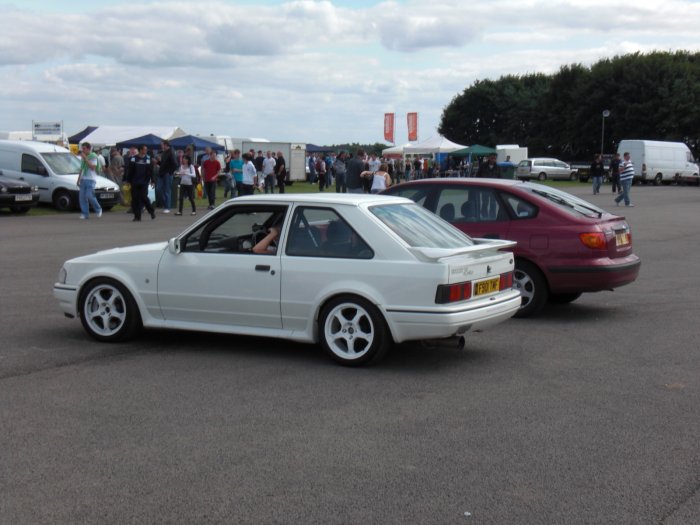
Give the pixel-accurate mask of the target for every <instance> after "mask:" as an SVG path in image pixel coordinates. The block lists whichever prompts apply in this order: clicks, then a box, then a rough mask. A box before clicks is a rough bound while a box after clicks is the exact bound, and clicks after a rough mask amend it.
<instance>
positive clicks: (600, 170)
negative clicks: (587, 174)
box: [591, 154, 605, 195]
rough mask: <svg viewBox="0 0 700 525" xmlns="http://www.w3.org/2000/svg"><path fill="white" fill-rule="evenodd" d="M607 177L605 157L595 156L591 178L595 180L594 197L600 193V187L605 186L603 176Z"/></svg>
mask: <svg viewBox="0 0 700 525" xmlns="http://www.w3.org/2000/svg"><path fill="white" fill-rule="evenodd" d="M604 175H605V166H604V165H603V156H602V155H600V154H598V155H596V156H595V160H594V161H593V164H591V178H592V179H593V195H598V194H599V193H600V186H601V185H602V184H603V176H604Z"/></svg>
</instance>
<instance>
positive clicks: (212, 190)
mask: <svg viewBox="0 0 700 525" xmlns="http://www.w3.org/2000/svg"><path fill="white" fill-rule="evenodd" d="M204 186H206V190H207V198H208V199H209V206H214V204H216V180H212V181H207V182H205V183H204Z"/></svg>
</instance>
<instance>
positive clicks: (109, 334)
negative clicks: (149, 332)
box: [78, 278, 141, 342]
mask: <svg viewBox="0 0 700 525" xmlns="http://www.w3.org/2000/svg"><path fill="white" fill-rule="evenodd" d="M78 308H79V311H80V321H81V323H82V324H83V328H85V331H86V332H87V333H88V334H90V335H91V336H92V337H94V338H95V339H97V340H98V341H105V342H113V341H123V340H125V339H128V338H130V337H132V336H133V335H134V334H135V333H136V332H137V331H138V329H139V328H140V327H141V316H140V315H139V312H138V307H137V306H136V302H135V301H134V299H133V297H132V296H131V294H130V293H129V291H128V290H127V289H126V288H125V287H124V286H123V285H122V284H120V283H118V282H117V281H114V280H112V279H106V278H100V279H95V280H93V281H90V282H89V283H88V284H87V285H86V286H85V287H84V288H83V290H82V292H81V294H80V300H79V302H78Z"/></svg>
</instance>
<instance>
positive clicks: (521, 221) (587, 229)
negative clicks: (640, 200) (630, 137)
mask: <svg viewBox="0 0 700 525" xmlns="http://www.w3.org/2000/svg"><path fill="white" fill-rule="evenodd" d="M384 193H386V194H391V195H400V196H401V197H408V198H409V199H411V200H413V201H415V202H417V203H419V204H420V205H422V206H423V207H424V208H427V209H429V210H430V211H432V212H433V213H436V214H437V215H439V216H440V217H442V218H443V219H445V220H446V221H448V222H450V223H452V224H453V225H455V226H456V227H457V228H459V229H460V230H462V231H464V232H466V233H467V234H469V235H470V236H472V237H485V238H494V239H509V240H513V241H517V243H518V244H517V246H516V247H515V249H514V253H515V256H516V260H515V280H516V282H515V285H516V286H517V288H519V289H520V292H521V295H522V306H521V308H520V310H519V312H518V314H516V316H517V317H527V316H529V315H532V314H535V313H537V312H538V311H539V310H540V309H541V308H542V307H543V306H544V305H545V303H546V302H547V301H550V302H554V303H568V302H571V301H574V300H576V299H577V298H578V297H579V296H580V295H581V294H582V293H583V292H598V291H601V290H612V289H614V288H618V287H620V286H623V285H625V284H629V283H631V282H632V281H634V280H635V279H636V278H637V275H638V274H639V268H640V265H641V261H640V259H639V257H637V256H636V255H635V254H634V251H633V249H632V234H631V232H630V227H629V225H628V224H627V222H626V221H625V218H624V217H620V216H618V215H613V214H611V213H608V212H607V211H605V210H603V209H601V208H599V207H597V206H595V205H594V204H591V203H589V202H587V201H584V200H583V199H579V198H578V197H575V196H574V195H571V194H569V193H566V192H564V191H561V190H558V189H556V188H552V187H549V186H544V185H541V184H535V183H530V182H519V181H514V180H501V179H471V178H468V179H454V178H453V179H450V178H444V179H423V180H416V181H412V182H407V183H404V184H398V185H396V186H393V187H391V188H389V189H388V190H386V191H385V192H384Z"/></svg>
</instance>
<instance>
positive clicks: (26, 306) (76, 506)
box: [0, 186, 700, 525]
mask: <svg viewBox="0 0 700 525" xmlns="http://www.w3.org/2000/svg"><path fill="white" fill-rule="evenodd" d="M604 189H605V190H606V191H605V192H603V193H601V194H600V195H598V196H595V197H591V196H588V193H589V191H590V190H589V188H586V187H583V186H581V187H574V188H571V189H570V190H568V191H571V192H574V193H576V194H577V195H579V196H584V198H586V199H587V200H590V201H592V202H593V203H595V204H597V205H599V206H601V207H603V208H605V209H608V210H611V211H614V210H615V208H613V207H611V203H612V195H611V194H610V192H609V186H605V187H604ZM632 192H633V198H634V200H635V204H636V205H637V206H636V207H635V208H633V209H630V210H626V216H627V220H628V222H629V223H630V225H631V227H632V229H633V231H634V236H635V252H637V253H638V254H639V255H640V257H641V258H642V259H643V260H644V266H643V268H642V271H641V273H640V276H639V279H638V281H637V282H635V283H633V284H631V285H629V286H625V287H623V288H620V289H619V290H616V291H615V292H614V293H604V294H600V296H597V295H595V294H586V295H584V296H583V297H581V298H580V299H579V300H578V301H576V302H575V303H572V304H567V305H547V306H545V308H544V311H543V312H542V315H540V316H539V317H537V318H534V319H528V320H521V319H511V320H508V321H507V322H505V323H502V324H500V325H499V326H498V327H497V328H495V329H492V330H489V331H485V332H483V333H476V334H473V336H472V337H471V338H470V340H469V343H468V344H467V346H466V348H465V349H464V350H458V349H457V348H455V347H454V346H446V345H432V346H425V345H422V344H415V343H407V344H401V345H398V346H396V347H395V348H394V349H393V350H392V351H391V352H390V353H389V354H388V355H387V357H386V359H385V360H384V361H382V363H380V364H379V365H378V366H375V367H370V368H362V369H347V368H343V367H338V366H333V365H332V364H331V363H329V361H328V360H327V359H326V358H325V356H324V355H323V352H322V350H321V349H320V348H319V347H318V346H315V345H306V344H299V343H293V342H284V341H281V340H279V339H261V338H251V337H245V336H234V335H216V334H214V335H212V334H203V333H200V332H181V331H177V332H176V331H160V330H153V331H149V332H146V333H144V335H143V336H142V337H140V338H138V339H135V340H133V341H131V342H129V343H114V344H109V345H105V344H100V343H97V342H95V341H93V340H92V339H91V338H89V337H88V336H87V335H86V334H84V333H83V331H82V330H81V329H80V328H79V326H78V325H77V324H76V323H71V322H68V321H66V319H65V318H64V317H63V316H62V314H61V312H60V311H58V310H57V308H56V303H55V300H54V299H53V298H52V296H51V292H50V290H51V286H52V284H53V283H54V281H55V279H56V269H57V268H58V267H60V265H61V263H62V262H63V261H64V260H66V259H69V258H72V257H77V256H80V255H83V254H86V253H91V252H94V251H96V250H102V249H109V248H112V247H113V246H126V245H130V244H135V243H150V242H156V241H159V240H161V239H167V238H170V237H173V236H175V235H177V234H178V233H180V232H181V231H182V230H183V229H184V227H185V226H186V225H188V224H190V223H191V220H190V218H189V217H179V218H177V217H172V216H171V217H167V218H166V217H162V216H158V218H157V220H155V221H153V222H148V223H146V224H142V225H134V224H132V223H131V222H130V216H129V215H128V214H123V213H120V214H114V213H106V214H105V215H104V216H103V217H102V219H101V220H100V221H88V222H85V221H79V220H77V218H76V216H75V215H69V214H56V215H53V216H50V217H26V216H11V215H9V214H3V215H2V216H0V222H1V223H2V225H1V226H0V228H2V232H3V239H4V242H3V243H2V245H0V258H1V259H2V261H3V267H4V272H5V273H4V274H3V280H2V283H3V298H2V300H1V301H0V317H1V318H2V319H3V323H4V324H3V334H2V340H3V344H2V345H0V399H2V401H3V402H2V403H0V450H2V451H3V453H2V454H0V472H2V473H3V474H2V476H0V494H2V497H1V498H0V501H1V502H2V514H1V516H2V520H0V521H3V522H6V523H79V522H83V523H137V522H139V523H144V522H147V523H166V522H168V523H203V522H219V523H273V522H274V523H360V522H362V523H407V522H408V523H475V524H476V523H480V524H481V523H486V524H492V523H493V524H510V523H517V524H520V523H635V524H637V523H655V524H656V523H662V524H666V525H677V524H683V525H687V524H689V523H694V522H695V521H696V518H697V516H698V515H700V492H698V487H699V486H700V479H699V478H698V472H700V418H698V408H697V407H698V406H700V359H698V357H699V356H698V350H697V338H698V329H697V327H696V326H697V312H698V310H699V309H700V294H699V293H698V291H699V290H698V284H697V268H698V267H700V253H699V252H698V249H697V246H698V245H700V234H699V233H698V231H697V227H696V226H695V224H696V219H697V209H698V205H699V204H700V194H699V193H698V191H697V188H683V187H673V186H671V187H663V186H661V187H651V186H645V187H641V188H636V187H635V188H633V190H632ZM406 282H410V276H408V277H407V278H406Z"/></svg>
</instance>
